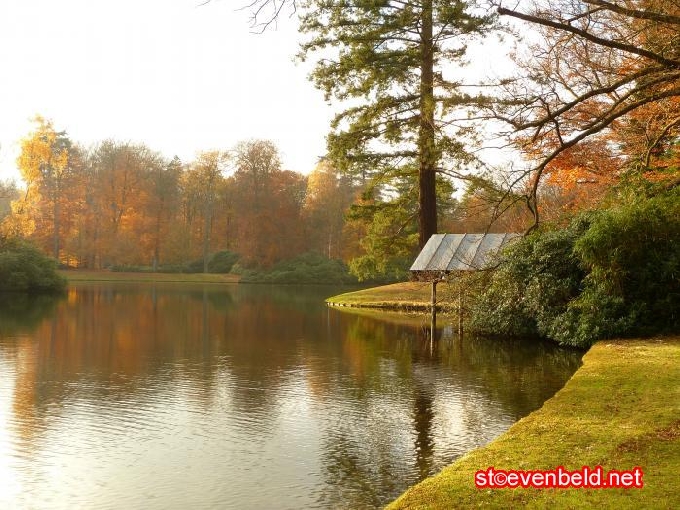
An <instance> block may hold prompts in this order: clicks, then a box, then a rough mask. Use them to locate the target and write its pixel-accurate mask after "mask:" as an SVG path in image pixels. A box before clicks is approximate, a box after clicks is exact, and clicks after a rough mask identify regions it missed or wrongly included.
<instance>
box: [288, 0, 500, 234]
mask: <svg viewBox="0 0 680 510" xmlns="http://www.w3.org/2000/svg"><path fill="white" fill-rule="evenodd" d="M492 21H493V17H492V16H487V15H485V14H484V13H480V10H479V9H477V8H476V6H475V5H474V4H472V3H468V2H465V1H454V2H451V1H444V0H441V1H440V0H416V1H409V2H389V1H385V0H372V1H361V2H359V1H349V2H348V1H342V2H339V1H329V0H310V1H309V2H308V3H307V4H305V8H304V10H303V13H302V15H301V31H302V32H303V33H305V34H307V35H308V36H309V39H308V40H307V42H305V43H304V44H303V45H302V56H303V58H309V57H312V56H315V55H319V59H318V61H317V63H316V67H315V70H314V72H313V73H312V80H313V81H314V83H315V84H316V86H317V87H318V88H320V89H321V90H323V91H324V92H325V94H326V97H327V98H331V97H334V98H335V99H337V100H339V101H341V102H343V103H344V104H345V105H346V108H345V110H344V111H343V112H342V113H340V114H339V115H337V116H336V118H335V119H334V121H333V123H332V131H331V133H330V134H329V136H328V149H329V157H330V159H331V160H332V161H333V163H334V164H336V165H337V166H338V168H339V169H340V170H343V171H348V172H351V173H354V174H355V175H356V174H361V173H362V172H363V173H368V174H369V175H370V177H371V179H372V180H374V181H381V182H383V183H386V182H390V181H404V180H408V181H410V182H412V183H413V184H414V186H416V188H417V190H418V192H417V194H416V198H415V199H416V201H417V204H418V207H417V216H418V238H417V239H418V240H417V244H418V245H419V246H423V245H424V244H425V243H426V242H427V240H428V239H429V238H430V236H431V235H432V234H435V233H437V194H436V186H437V185H436V175H437V172H438V171H439V170H440V169H442V168H447V169H449V170H451V169H453V168H458V167H460V166H461V165H462V166H467V165H469V164H470V163H471V162H472V161H473V159H474V158H473V156H472V155H471V154H470V152H469V151H468V150H467V149H466V142H468V141H469V136H470V134H471V133H470V130H469V127H470V126H469V125H467V124H466V125H456V124H455V122H454V118H453V117H452V115H451V113H452V112H453V111H455V110H456V109H457V108H458V107H460V106H461V105H463V104H467V103H469V102H470V101H471V99H470V97H468V95H467V94H465V93H463V92H462V91H461V87H460V86H459V85H460V77H459V76H456V75H455V73H456V72H460V68H461V67H462V65H463V63H464V62H463V61H464V57H465V54H466V48H467V44H468V42H469V41H470V40H472V39H473V38H475V37H477V36H481V35H483V34H484V33H485V32H486V31H488V30H490V27H491V24H492Z"/></svg>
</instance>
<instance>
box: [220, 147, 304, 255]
mask: <svg viewBox="0 0 680 510" xmlns="http://www.w3.org/2000/svg"><path fill="white" fill-rule="evenodd" d="M233 161H234V166H235V172H234V176H233V186H234V188H233V194H234V201H235V206H234V209H235V218H234V221H235V224H236V227H237V234H236V235H237V241H236V249H237V251H238V252H239V253H240V254H241V255H242V257H243V261H244V263H246V264H249V265H254V266H263V267H270V266H271V265H273V264H274V263H275V262H278V261H279V260H282V259H285V258H289V257H291V256H294V255H297V254H298V253H300V250H301V244H302V232H303V228H302V226H303V225H302V206H303V204H304V199H305V189H306V179H305V177H304V176H302V175H300V174H297V173H295V172H292V171H289V170H282V169H281V159H280V156H279V151H278V149H277V148H276V146H275V145H274V144H273V143H272V142H270V141H268V140H249V141H245V142H241V143H239V144H238V145H237V146H236V148H235V150H234V159H233Z"/></svg>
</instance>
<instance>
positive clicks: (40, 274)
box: [0, 239, 66, 292]
mask: <svg viewBox="0 0 680 510" xmlns="http://www.w3.org/2000/svg"><path fill="white" fill-rule="evenodd" d="M65 287H66V280H65V279H64V278H63V277H62V276H60V275H59V274H58V273H57V263H56V261H55V260H52V259H50V258H48V257H46V256H45V255H43V254H42V253H41V252H40V251H39V250H38V249H37V248H35V247H34V246H32V245H31V244H29V243H27V242H25V241H22V240H20V239H0V291H22V292H58V291H62V290H63V289H64V288H65Z"/></svg>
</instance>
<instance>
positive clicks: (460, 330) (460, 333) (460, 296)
mask: <svg viewBox="0 0 680 510" xmlns="http://www.w3.org/2000/svg"><path fill="white" fill-rule="evenodd" d="M458 336H460V337H462V336H463V286H462V285H461V286H460V287H458Z"/></svg>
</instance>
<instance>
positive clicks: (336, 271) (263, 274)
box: [237, 252, 356, 284]
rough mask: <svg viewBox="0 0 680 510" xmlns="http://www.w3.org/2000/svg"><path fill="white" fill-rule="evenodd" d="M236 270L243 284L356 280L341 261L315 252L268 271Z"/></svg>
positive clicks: (282, 263) (342, 282)
mask: <svg viewBox="0 0 680 510" xmlns="http://www.w3.org/2000/svg"><path fill="white" fill-rule="evenodd" d="M237 269H238V270H239V271H240V272H241V282H244V283H294V284H296V283H307V284H308V283H314V284H322V283H325V284H350V283H356V278H355V277H353V276H352V275H350V274H349V271H348V269H347V266H345V264H343V262H342V261H340V260H333V259H328V258H326V257H324V256H323V255H320V254H319V253H316V252H309V253H305V254H303V255H300V256H298V257H295V258H293V259H290V260H284V261H282V262H279V263H278V264H275V265H274V267H272V268H271V269H269V270H252V269H251V270H248V269H243V268H240V267H238V268H237Z"/></svg>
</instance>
